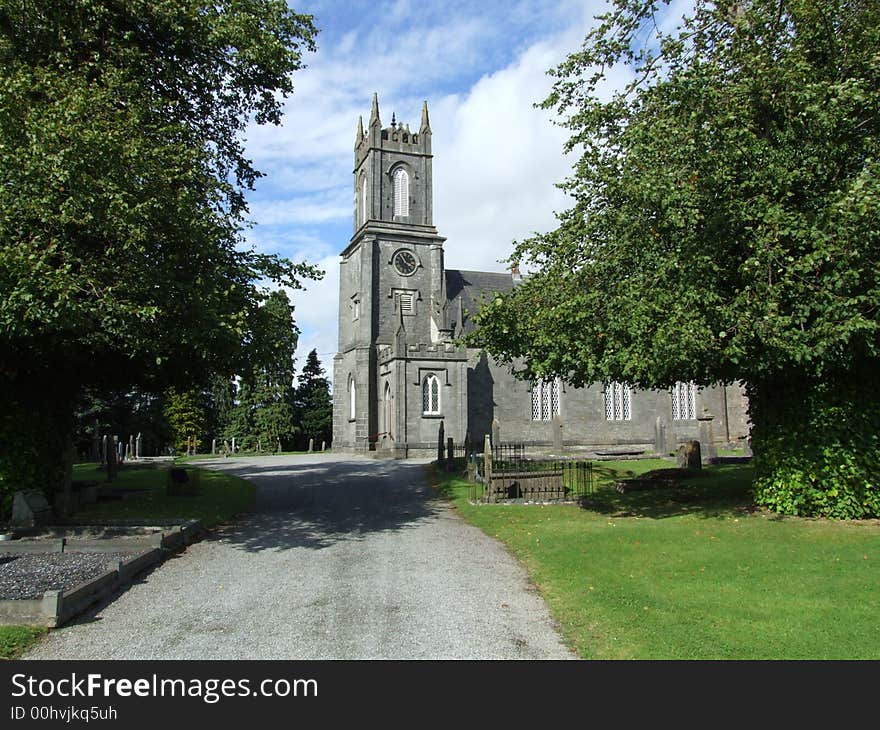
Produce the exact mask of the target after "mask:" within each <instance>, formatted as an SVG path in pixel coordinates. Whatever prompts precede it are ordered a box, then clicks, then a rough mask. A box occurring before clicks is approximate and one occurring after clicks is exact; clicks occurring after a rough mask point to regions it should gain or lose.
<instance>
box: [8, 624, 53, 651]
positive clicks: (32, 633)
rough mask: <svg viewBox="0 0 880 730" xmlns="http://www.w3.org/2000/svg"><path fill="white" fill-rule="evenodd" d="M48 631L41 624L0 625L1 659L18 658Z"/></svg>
mask: <svg viewBox="0 0 880 730" xmlns="http://www.w3.org/2000/svg"><path fill="white" fill-rule="evenodd" d="M47 631H48V629H45V628H42V627H39V626H0V659H16V658H17V657H19V656H21V654H22V652H24V651H25V649H27V648H28V647H30V646H31V645H33V644H35V643H36V642H38V641H39V640H40V639H41V638H42V637H43V636H44V635H45V634H46V632H47Z"/></svg>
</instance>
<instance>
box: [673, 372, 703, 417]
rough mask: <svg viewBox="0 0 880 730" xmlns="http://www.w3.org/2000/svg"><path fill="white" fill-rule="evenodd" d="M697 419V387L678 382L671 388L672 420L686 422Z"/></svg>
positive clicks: (692, 384)
mask: <svg viewBox="0 0 880 730" xmlns="http://www.w3.org/2000/svg"><path fill="white" fill-rule="evenodd" d="M696 417H697V386H696V385H695V384H694V383H682V382H678V383H676V384H675V386H674V387H673V388H672V420H673V421H688V420H691V421H692V420H693V419H695V418H696Z"/></svg>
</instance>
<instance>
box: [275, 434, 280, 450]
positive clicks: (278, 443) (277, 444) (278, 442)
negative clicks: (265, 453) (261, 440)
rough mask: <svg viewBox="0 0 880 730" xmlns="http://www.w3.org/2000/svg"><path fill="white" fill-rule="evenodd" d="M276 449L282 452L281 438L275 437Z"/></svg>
mask: <svg viewBox="0 0 880 730" xmlns="http://www.w3.org/2000/svg"><path fill="white" fill-rule="evenodd" d="M275 451H276V452H277V453H279V454H280V453H281V439H278V438H277V439H275Z"/></svg>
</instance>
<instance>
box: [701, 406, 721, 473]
mask: <svg viewBox="0 0 880 730" xmlns="http://www.w3.org/2000/svg"><path fill="white" fill-rule="evenodd" d="M714 418H715V417H714V416H713V415H712V414H711V413H709V412H708V411H704V412H703V415H702V416H699V417H698V418H697V421H698V423H699V424H700V449H701V450H702V455H703V462H704V463H706V464H708V463H711V461H712V459H714V458H716V457H717V456H718V450H717V449H716V448H715V436H714V434H713V433H712V421H713V420H714Z"/></svg>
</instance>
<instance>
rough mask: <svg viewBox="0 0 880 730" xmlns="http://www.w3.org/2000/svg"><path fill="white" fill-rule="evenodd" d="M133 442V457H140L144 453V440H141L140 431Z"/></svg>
mask: <svg viewBox="0 0 880 730" xmlns="http://www.w3.org/2000/svg"><path fill="white" fill-rule="evenodd" d="M134 443H135V450H134V458H135V459H140V458H141V457H142V456H143V455H144V441H143V438H141V433H140V431H138V437H137V439H136V440H135V442H134Z"/></svg>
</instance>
